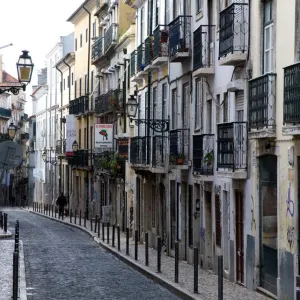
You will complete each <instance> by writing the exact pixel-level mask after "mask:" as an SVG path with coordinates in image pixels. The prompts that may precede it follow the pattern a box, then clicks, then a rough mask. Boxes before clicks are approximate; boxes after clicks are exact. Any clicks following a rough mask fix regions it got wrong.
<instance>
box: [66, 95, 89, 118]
mask: <svg viewBox="0 0 300 300" xmlns="http://www.w3.org/2000/svg"><path fill="white" fill-rule="evenodd" d="M88 110H89V97H88V96H81V97H79V98H76V99H74V100H71V101H70V104H69V114H70V115H80V114H84V113H86V112H88Z"/></svg>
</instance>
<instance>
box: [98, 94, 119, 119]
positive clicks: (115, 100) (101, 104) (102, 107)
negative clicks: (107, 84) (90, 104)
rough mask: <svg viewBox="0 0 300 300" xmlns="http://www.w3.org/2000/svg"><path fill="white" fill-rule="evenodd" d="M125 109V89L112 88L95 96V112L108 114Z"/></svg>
mask: <svg viewBox="0 0 300 300" xmlns="http://www.w3.org/2000/svg"><path fill="white" fill-rule="evenodd" d="M122 111H123V91H122V90H120V89H116V90H110V91H109V92H107V93H106V94H102V95H100V96H98V97H96V98H95V113H96V114H106V113H114V112H122Z"/></svg>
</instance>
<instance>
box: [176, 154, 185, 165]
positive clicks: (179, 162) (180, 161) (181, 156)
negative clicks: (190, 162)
mask: <svg viewBox="0 0 300 300" xmlns="http://www.w3.org/2000/svg"><path fill="white" fill-rule="evenodd" d="M183 163H184V154H183V153H182V152H180V153H178V155H177V165H183Z"/></svg>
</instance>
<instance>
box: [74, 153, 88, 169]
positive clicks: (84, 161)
mask: <svg viewBox="0 0 300 300" xmlns="http://www.w3.org/2000/svg"><path fill="white" fill-rule="evenodd" d="M89 158H90V154H89V151H88V150H78V151H77V152H76V154H75V155H74V156H73V157H72V159H71V164H72V165H73V166H75V167H77V168H88V167H89Z"/></svg>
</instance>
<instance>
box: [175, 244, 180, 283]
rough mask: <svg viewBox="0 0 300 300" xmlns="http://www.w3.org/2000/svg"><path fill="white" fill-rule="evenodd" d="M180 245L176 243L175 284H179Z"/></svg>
mask: <svg viewBox="0 0 300 300" xmlns="http://www.w3.org/2000/svg"><path fill="white" fill-rule="evenodd" d="M178 265H179V243H178V242H175V282H176V283H178V277H179V276H178V273H179V268H178Z"/></svg>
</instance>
